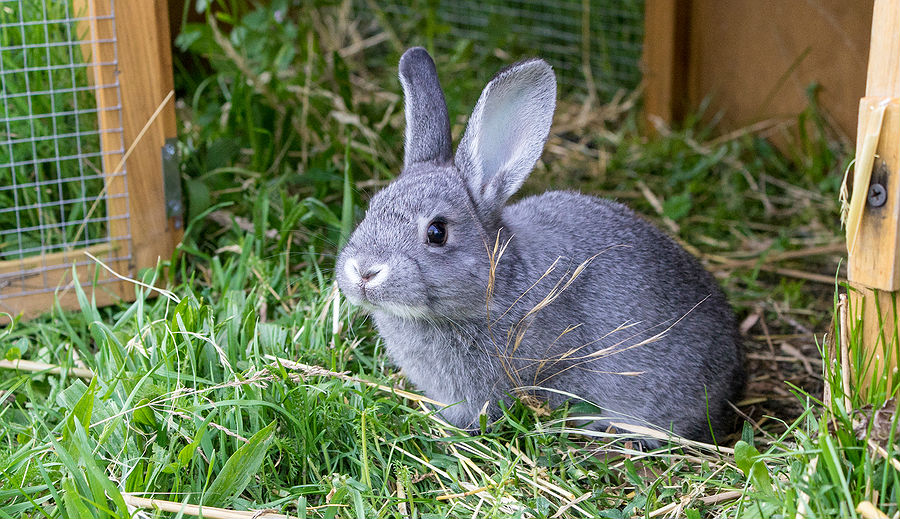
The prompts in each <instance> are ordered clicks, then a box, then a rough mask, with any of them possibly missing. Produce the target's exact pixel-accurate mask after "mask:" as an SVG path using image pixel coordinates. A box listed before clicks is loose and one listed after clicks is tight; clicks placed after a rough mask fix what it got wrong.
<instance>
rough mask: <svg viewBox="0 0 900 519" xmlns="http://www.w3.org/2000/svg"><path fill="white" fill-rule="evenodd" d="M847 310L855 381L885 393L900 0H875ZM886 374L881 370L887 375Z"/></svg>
mask: <svg viewBox="0 0 900 519" xmlns="http://www.w3.org/2000/svg"><path fill="white" fill-rule="evenodd" d="M847 248H848V251H849V261H848V271H849V272H848V274H849V279H850V282H851V286H852V289H853V290H851V293H850V309H851V312H852V315H853V317H854V319H855V322H857V323H860V324H861V328H859V329H860V330H861V335H860V340H861V346H862V350H861V351H860V352H859V354H858V355H857V356H856V365H855V368H856V369H855V370H854V371H855V373H854V376H855V379H854V382H855V384H856V385H857V387H858V388H859V389H860V390H861V391H868V392H869V393H878V394H880V395H885V394H886V392H888V391H890V390H891V386H892V380H891V379H892V378H893V377H894V373H895V372H896V367H897V360H898V357H900V340H898V327H897V325H898V320H897V312H898V299H897V295H898V290H900V2H897V1H896V0H876V2H875V11H874V17H873V21H872V39H871V46H870V49H869V66H868V75H867V79H866V97H864V98H863V99H861V100H860V107H859V125H858V132H857V142H856V167H855V170H854V182H853V189H852V194H851V203H850V214H849V217H848V219H847ZM885 374H886V375H887V376H884V375H885Z"/></svg>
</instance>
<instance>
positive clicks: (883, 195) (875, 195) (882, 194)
mask: <svg viewBox="0 0 900 519" xmlns="http://www.w3.org/2000/svg"><path fill="white" fill-rule="evenodd" d="M868 200H869V205H870V206H872V207H881V206H883V205H884V203H885V201H887V190H886V189H885V188H884V186H883V185H881V184H872V185H871V186H869V196H868Z"/></svg>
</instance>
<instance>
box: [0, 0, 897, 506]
mask: <svg viewBox="0 0 900 519" xmlns="http://www.w3.org/2000/svg"><path fill="white" fill-rule="evenodd" d="M292 5H293V4H289V2H287V1H286V0H273V1H271V2H268V3H266V4H265V5H261V6H257V5H255V4H250V3H245V2H243V1H240V0H234V1H229V2H224V1H223V2H217V3H215V5H214V6H213V7H215V10H214V11H209V10H207V9H208V8H209V5H208V4H207V3H206V2H198V3H197V4H195V5H192V6H191V7H190V8H191V9H194V8H200V11H201V12H202V14H203V15H204V16H206V17H207V19H206V21H205V22H204V23H199V24H194V25H187V26H185V29H184V31H183V32H182V33H181V35H180V36H179V38H178V43H179V45H180V47H181V49H182V50H183V52H184V53H183V54H182V55H181V57H180V59H179V60H178V63H177V64H178V74H177V83H178V89H179V111H180V120H181V122H182V128H181V148H182V156H183V157H184V164H183V166H184V170H185V185H186V192H187V194H188V198H189V203H190V212H191V214H190V218H189V225H188V228H187V229H186V233H185V239H184V242H183V244H182V245H181V246H180V247H179V250H178V251H177V253H176V254H175V255H174V256H173V258H171V259H170V260H168V261H166V262H164V263H163V264H162V265H161V268H160V269H159V270H146V271H144V272H142V273H140V275H139V278H140V280H141V282H142V283H143V284H135V295H136V299H135V301H134V302H133V303H128V304H124V303H123V304H120V305H117V306H113V307H108V308H101V309H98V308H97V307H96V306H95V305H94V304H93V301H92V290H90V289H87V290H82V289H81V288H80V287H79V286H77V285H76V286H75V287H74V288H73V289H72V290H75V291H76V293H77V295H78V297H79V300H80V302H81V311H80V312H75V313H67V312H63V311H61V310H60V309H59V308H56V309H54V310H53V311H52V312H51V313H49V314H48V315H46V316H44V317H42V318H39V319H36V320H33V321H30V322H20V321H17V320H15V319H14V322H13V324H12V325H9V326H6V327H4V328H2V329H0V355H2V356H3V357H5V358H6V359H8V360H15V359H19V358H21V359H29V360H33V361H37V362H43V363H46V364H48V365H53V366H61V367H62V370H61V372H60V373H50V372H46V371H44V372H27V371H24V370H21V371H16V370H2V371H0V517H23V516H24V517H98V518H99V517H104V518H106V517H129V516H131V515H132V514H134V513H135V512H136V510H141V512H140V513H141V514H145V515H144V516H161V517H178V516H179V515H178V514H177V513H169V512H153V511H152V510H151V509H149V508H135V507H140V506H141V504H142V503H141V502H140V501H137V500H136V499H137V498H151V497H152V498H155V499H158V500H161V501H168V502H172V503H175V504H176V506H177V504H178V503H184V504H203V505H204V506H207V507H223V508H226V509H230V510H264V509H274V510H276V511H278V512H279V513H283V514H290V515H291V517H295V516H299V517H327V518H333V517H354V518H365V517H543V518H550V517H554V518H555V517H610V518H618V517H635V516H643V517H663V516H670V517H681V516H683V517H691V518H699V517H706V516H724V517H856V516H857V515H858V512H857V511H856V510H857V508H858V507H859V506H860V505H861V503H862V506H865V503H870V504H871V505H872V506H873V507H877V508H879V509H880V510H881V511H883V512H885V513H887V514H888V515H889V516H890V515H891V514H896V513H897V512H898V507H897V504H896V503H897V495H896V493H897V489H898V488H900V487H898V484H897V474H898V473H897V470H896V469H895V468H894V465H896V461H895V460H894V452H893V451H894V449H895V448H896V447H895V446H896V442H895V441H894V437H893V431H894V430H895V427H894V425H895V424H894V423H893V420H894V417H895V416H896V415H895V414H894V412H893V411H894V406H895V405H896V404H895V403H893V402H894V401H893V400H889V397H890V396H891V395H890V394H884V393H882V394H881V396H880V397H879V398H880V400H879V401H878V402H874V401H870V400H869V399H868V397H865V396H863V395H861V394H858V393H856V392H855V391H851V390H849V389H848V386H847V385H846V384H845V383H844V377H843V376H842V374H843V372H842V370H841V368H840V362H839V361H838V360H835V361H832V360H831V359H832V358H834V359H839V358H840V354H839V353H837V352H839V350H840V348H838V347H837V346H835V344H836V342H835V341H834V337H839V336H840V333H839V332H840V331H842V329H841V325H840V323H841V321H840V320H839V319H838V320H836V321H835V322H834V323H833V324H829V316H831V315H834V314H835V312H837V309H838V301H837V300H836V299H835V298H834V293H835V291H836V288H839V287H837V286H836V285H837V283H838V281H839V280H840V276H841V272H840V270H839V268H838V263H837V261H836V260H835V259H834V258H835V257H836V256H837V254H838V250H839V243H840V236H839V232H838V223H837V212H838V211H837V209H838V208H837V202H836V199H837V190H838V186H839V182H840V178H841V175H842V174H843V169H844V167H845V166H846V159H844V158H843V157H845V155H846V149H845V148H842V147H841V146H840V145H839V144H836V141H835V140H834V139H833V138H832V136H830V135H829V134H828V133H827V127H826V126H825V125H824V124H823V123H822V117H821V116H820V115H819V113H818V111H817V108H816V104H815V98H814V96H813V95H811V98H810V108H809V109H808V110H807V111H805V112H804V113H803V114H801V117H800V120H799V121H794V124H793V128H794V129H796V128H798V127H799V128H802V129H803V130H804V131H801V132H794V133H791V132H785V133H782V134H779V135H778V137H780V139H781V140H782V143H783V144H782V146H783V147H782V148H781V149H778V148H775V147H773V146H772V145H771V144H769V143H768V141H766V140H764V139H763V138H761V137H762V136H761V135H759V134H758V133H757V132H740V133H735V134H730V135H727V136H724V137H721V136H717V134H716V133H715V129H714V128H715V127H714V120H713V121H711V118H710V117H709V116H708V115H705V114H703V113H702V112H701V113H700V115H698V116H697V118H696V119H695V120H691V121H687V122H686V123H685V124H684V126H682V127H678V128H660V129H658V131H657V135H656V136H654V137H652V138H650V137H647V136H646V135H647V132H646V131H644V130H643V129H642V128H641V124H642V123H641V118H640V111H639V108H640V107H639V103H638V102H637V98H636V97H635V96H633V95H625V94H622V95H619V96H617V97H616V101H615V102H613V103H610V104H606V105H602V106H601V105H595V106H593V107H592V109H591V110H589V111H585V110H583V109H582V108H583V106H582V105H580V104H573V103H570V102H567V101H565V100H563V101H562V102H561V103H560V108H559V112H558V116H557V119H556V122H555V127H554V136H553V138H551V140H550V142H549V143H548V146H547V150H546V152H545V155H544V159H543V161H542V163H541V164H540V165H539V167H538V170H537V171H536V173H535V175H534V176H533V178H532V179H531V180H530V181H529V183H528V186H527V189H528V190H531V191H532V192H533V191H541V190H543V189H546V188H547V187H551V188H567V187H578V188H580V189H582V190H584V191H587V192H592V193H595V194H601V195H605V196H611V197H614V198H618V199H621V200H623V201H625V202H627V203H629V204H630V205H632V206H634V207H635V208H636V209H638V210H639V211H641V212H642V213H643V214H646V215H648V217H650V218H652V219H654V220H655V221H656V222H657V223H658V224H659V225H660V226H661V227H663V228H665V229H666V230H667V231H668V232H670V233H671V234H672V235H673V236H675V237H676V238H677V239H678V240H680V241H681V242H682V243H684V244H685V245H686V246H687V247H688V248H690V249H691V250H692V251H693V252H695V253H696V254H698V255H700V256H701V257H702V258H703V259H704V261H705V262H706V263H707V265H708V266H709V268H710V269H711V270H713V271H714V272H715V273H716V274H717V275H718V276H719V278H720V280H721V281H722V283H723V286H724V287H725V288H726V290H727V291H728V293H729V295H730V297H731V300H732V302H733V303H734V305H735V307H736V310H737V312H738V314H739V317H740V318H741V320H742V330H743V331H744V333H745V334H746V341H747V346H748V359H747V360H748V365H749V366H750V369H751V380H750V384H749V387H748V391H747V395H746V399H745V401H743V402H741V403H740V405H739V409H740V410H741V412H742V413H744V414H745V415H746V424H745V426H744V428H743V430H742V431H741V433H740V436H739V437H738V436H735V437H733V438H727V439H722V440H721V441H720V446H718V447H716V446H698V445H693V444H684V443H681V442H676V441H673V442H672V443H671V444H669V445H667V446H666V447H664V448H662V449H660V450H659V451H656V452H650V453H644V452H640V451H639V450H637V449H636V448H635V447H634V446H633V445H632V444H630V443H628V442H627V441H626V440H625V439H623V438H620V437H617V436H616V435H612V434H608V433H603V434H598V433H594V434H588V433H585V432H583V431H578V430H573V429H569V428H568V427H567V426H566V422H565V418H566V416H567V413H568V412H569V410H568V409H557V410H553V411H550V410H547V409H543V408H541V407H539V406H528V405H525V404H522V403H516V404H515V405H513V406H512V407H510V408H507V409H505V410H504V413H503V417H502V418H501V419H500V420H499V421H498V422H497V423H496V424H494V426H493V427H492V428H491V429H489V430H485V431H482V432H483V434H479V435H469V434H466V433H463V432H461V431H458V430H456V429H454V428H452V427H450V426H448V425H446V424H444V423H442V422H441V421H440V419H439V418H437V417H435V416H434V415H432V414H431V411H430V409H429V408H428V407H427V405H426V404H425V403H424V402H423V401H422V399H421V398H420V397H417V396H416V395H415V394H414V393H409V392H407V391H408V390H410V389H413V388H405V384H404V380H403V378H402V376H401V375H399V374H397V373H396V369H395V368H394V367H393V366H391V365H390V364H389V363H388V361H387V359H386V356H385V353H384V349H383V345H382V344H381V342H380V341H379V339H378V337H377V335H376V334H375V332H374V330H373V329H372V327H371V324H370V323H369V322H368V321H367V320H366V318H365V316H363V315H361V314H360V313H359V312H358V311H357V310H355V309H353V308H351V307H348V306H347V305H346V304H345V303H344V302H343V301H342V299H341V298H340V296H339V294H338V293H337V292H336V290H335V285H334V283H333V276H332V272H331V268H332V265H333V262H334V253H335V251H336V250H337V247H338V246H339V244H340V242H341V240H342V239H343V238H344V237H346V236H347V234H348V232H349V231H350V229H351V227H352V225H353V222H354V221H355V220H356V219H358V218H359V217H360V213H361V211H362V208H363V207H365V203H366V199H367V198H368V197H369V196H370V195H371V194H372V193H373V192H375V191H376V190H377V189H379V188H380V187H381V186H382V185H384V184H385V183H386V181H388V180H389V179H390V178H391V177H392V176H393V175H394V174H395V172H396V171H397V169H398V167H399V163H400V154H401V152H402V150H401V148H402V127H403V119H402V111H401V110H402V100H401V98H400V97H399V85H398V84H397V81H396V77H395V74H396V72H395V65H394V64H395V63H396V58H397V57H398V56H399V52H400V50H402V49H397V48H394V46H392V44H390V43H389V41H388V40H383V41H382V43H380V44H377V45H374V46H372V47H365V46H362V47H363V50H361V51H358V52H356V53H350V52H348V51H347V50H346V49H348V48H358V47H359V46H360V45H357V46H354V44H359V42H362V41H365V40H366V38H369V37H370V36H372V35H371V34H369V33H366V32H364V31H363V32H360V27H361V24H359V23H357V22H356V19H355V18H354V15H353V11H352V9H350V4H349V3H347V2H340V3H339V2H334V3H319V4H318V5H316V6H315V7H312V6H306V5H304V7H303V8H297V7H295V6H294V7H292ZM392 29H393V28H392V27H382V28H381V29H380V30H383V31H385V30H392ZM395 34H396V35H397V38H398V39H399V38H401V37H402V38H406V37H407V35H405V34H400V33H395ZM410 39H411V40H413V42H414V43H415V39H414V38H410ZM370 41H371V40H370ZM404 41H405V40H404ZM438 61H439V64H438V69H439V70H440V71H442V75H443V76H444V81H445V82H447V83H455V87H456V88H458V91H459V92H460V94H459V98H456V97H453V96H450V95H448V99H449V100H450V101H449V102H450V111H451V113H453V114H462V113H466V112H468V111H469V110H470V109H471V107H472V105H473V104H474V102H475V100H476V98H477V94H478V91H479V90H480V88H481V87H482V86H483V84H484V79H486V78H479V79H478V80H477V81H475V80H472V81H471V82H466V81H458V82H454V81H453V80H452V79H449V78H451V77H453V76H452V70H453V67H454V65H452V64H448V62H447V61H446V58H445V57H442V56H438ZM372 63H382V65H381V66H377V67H376V66H372ZM467 66H469V67H473V68H478V69H480V67H481V64H480V63H478V62H473V63H470V64H468V65H467ZM447 67H449V69H450V70H451V72H450V74H449V75H448V74H447V73H445V72H443V71H445V70H447ZM201 71H202V73H201ZM811 94H812V93H811ZM463 98H464V99H463ZM586 113H587V115H586ZM461 123H462V121H459V120H456V119H454V125H453V129H454V134H455V135H457V136H458V135H459V134H460V132H461V130H462V124H461ZM163 271H165V272H166V273H167V274H168V277H167V278H164V277H163V276H162V272H163ZM836 273H837V277H836ZM148 286H158V287H165V289H162V288H159V289H155V290H154V289H150V288H148ZM94 290H102V288H101V287H98V288H96V289H94ZM840 290H844V289H843V288H840ZM151 296H153V297H151ZM847 331H848V333H847V334H846V335H847V336H848V337H849V338H850V343H851V349H850V351H853V352H855V351H856V350H855V349H853V348H852V344H854V341H856V344H858V334H859V331H858V330H856V328H855V327H854V326H853V324H852V322H851V323H850V324H849V326H848V329H847ZM826 335H827V337H828V340H823V337H825V336H826ZM839 343H840V341H838V343H837V344H839ZM832 352H836V353H834V354H832ZM823 358H824V359H826V360H825V362H823V361H822V359H823ZM75 368H83V369H84V368H86V369H89V370H90V371H91V372H92V373H93V374H94V375H93V376H92V377H90V378H83V377H82V375H86V374H85V373H84V372H78V371H76V369H75ZM823 382H824V383H827V386H828V391H827V398H823V397H822V394H823V393H822V384H823ZM884 402H888V405H887V407H884V406H883V405H882V404H884ZM867 403H870V404H872V407H871V408H866V407H865V406H866V404H867ZM876 411H877V413H876ZM879 413H880V414H879ZM876 414H877V416H878V418H876ZM732 446H733V449H732V448H731V447H732ZM879 449H880V450H879ZM176 509H177V508H176Z"/></svg>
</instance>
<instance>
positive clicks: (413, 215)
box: [336, 48, 744, 444]
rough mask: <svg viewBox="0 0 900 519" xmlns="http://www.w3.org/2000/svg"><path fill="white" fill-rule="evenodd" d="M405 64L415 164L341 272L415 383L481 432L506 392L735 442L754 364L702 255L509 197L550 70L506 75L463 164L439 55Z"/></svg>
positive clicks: (540, 113) (646, 232)
mask: <svg viewBox="0 0 900 519" xmlns="http://www.w3.org/2000/svg"><path fill="white" fill-rule="evenodd" d="M399 68H400V82H401V84H402V87H403V93H404V96H405V112H406V133H405V157H404V163H403V170H402V172H401V173H400V175H399V176H398V177H397V179H396V180H394V181H393V182H392V183H390V184H389V185H388V186H387V187H385V188H384V189H383V190H381V191H380V192H379V193H377V194H376V195H375V196H374V197H373V198H372V200H371V202H370V204H369V208H368V211H367V212H366V215H365V218H364V219H363V221H362V222H361V223H360V224H359V226H358V227H357V228H356V230H355V231H354V232H353V234H352V235H351V237H350V239H349V240H348V242H347V244H346V246H345V247H344V248H343V250H342V251H341V253H340V255H339V257H338V260H337V264H336V276H337V281H338V285H339V287H340V289H341V290H342V292H343V293H344V294H345V296H346V298H347V299H348V300H349V301H350V302H351V303H353V304H355V305H359V306H361V307H363V308H364V309H365V310H367V311H369V312H370V313H371V315H372V317H373V318H374V322H375V325H376V327H377V329H378V332H379V334H380V335H381V337H382V338H383V339H384V343H385V346H386V348H387V352H388V355H389V356H390V358H391V359H392V361H393V362H394V363H396V364H397V365H398V366H399V367H400V368H401V369H402V371H403V372H404V373H405V375H406V376H407V377H408V379H409V380H410V381H411V382H413V383H414V384H415V385H416V386H417V387H418V388H419V389H421V390H422V391H424V393H425V394H426V395H427V396H428V397H430V398H432V399H435V400H438V401H440V402H443V403H446V404H452V405H449V406H448V407H445V408H443V409H442V410H441V411H440V413H441V416H443V417H444V418H445V419H446V420H448V421H449V422H451V423H452V424H454V425H456V426H458V427H461V428H475V427H478V424H479V416H480V415H481V414H483V413H486V414H487V417H488V418H489V419H490V420H494V419H496V418H498V417H499V416H500V415H501V412H500V408H499V406H498V401H500V400H503V401H505V402H507V403H508V402H510V401H511V398H513V397H516V396H523V395H528V396H530V397H533V398H534V397H536V398H539V399H543V400H544V401H547V402H548V403H549V404H550V405H551V406H558V405H561V404H563V403H564V402H566V401H567V400H569V401H571V398H570V397H569V396H567V395H576V396H578V397H580V398H583V399H585V400H587V401H589V402H591V403H593V404H595V405H596V406H598V407H599V408H600V409H602V412H601V416H602V417H603V418H602V419H601V420H599V421H597V422H593V424H592V426H593V427H608V426H609V425H610V424H619V425H620V426H621V424H625V425H629V426H633V425H640V426H644V427H647V426H649V425H650V424H652V425H654V426H656V427H659V428H662V429H663V430H667V431H671V432H674V433H675V434H677V435H680V436H683V437H686V438H692V439H697V440H707V441H708V440H709V439H710V434H711V431H714V432H715V434H716V435H717V436H718V435H719V434H720V433H722V432H727V430H728V424H727V422H729V421H730V420H733V416H732V412H731V409H730V406H729V403H728V402H729V401H732V402H733V401H734V400H735V399H736V398H737V397H738V396H739V394H740V391H741V389H742V385H743V379H744V376H743V368H742V357H743V355H742V353H741V347H740V340H739V336H738V333H737V331H736V325H735V318H734V315H733V313H732V311H731V308H730V307H729V305H728V303H727V301H726V299H725V296H724V295H723V294H722V291H721V290H720V288H719V287H718V285H717V284H716V282H715V280H714V279H713V278H712V276H711V275H710V274H709V273H707V272H706V271H705V270H704V269H703V268H702V267H701V265H700V264H699V262H698V261H697V260H696V259H695V258H694V257H693V256H691V255H690V254H688V253H687V252H686V251H685V250H684V249H682V248H681V247H680V246H678V245H677V244H676V243H675V242H674V241H673V240H672V239H670V238H669V237H667V236H666V235H664V234H663V233H662V232H660V231H659V230H658V229H656V228H655V227H653V226H652V225H651V224H649V223H648V222H646V221H645V220H644V219H642V218H641V217H638V216H637V215H635V213H633V212H632V211H631V210H629V209H628V208H626V207H625V206H623V205H621V204H619V203H616V202H612V201H609V200H604V199H599V198H595V197H592V196H587V195H583V194H579V193H575V192H568V191H550V192H547V193H544V194H542V195H538V196H531V197H527V198H524V199H522V200H520V201H518V202H516V203H514V204H511V205H507V204H506V202H507V200H508V199H509V198H510V197H511V196H512V195H513V194H514V193H515V192H516V191H517V190H518V189H519V188H520V187H521V186H522V183H523V182H524V181H525V179H526V178H527V177H528V174H529V173H530V172H531V170H532V168H534V166H535V164H536V162H537V161H538V159H539V158H540V156H541V153H542V150H543V147H544V143H545V142H546V140H547V137H548V134H549V132H550V123H551V121H552V119H553V112H554V109H555V104H556V78H555V75H554V73H553V70H552V69H551V67H550V66H549V65H548V64H547V63H546V62H544V61H543V60H540V59H529V60H525V61H520V62H518V63H516V64H514V65H511V66H509V67H507V68H505V69H503V70H501V71H500V72H499V73H498V74H497V75H496V76H495V77H494V78H493V79H492V80H491V81H490V82H489V83H488V84H487V86H486V87H485V89H484V91H483V92H482V94H481V97H480V98H479V99H478V103H477V105H476V106H475V110H474V111H473V112H472V115H471V117H470V118H469V121H468V125H467V127H466V130H465V134H464V135H463V137H462V140H461V142H460V143H459V146H458V148H457V151H456V155H455V156H454V155H452V154H451V136H450V120H449V117H448V115H447V106H446V103H445V100H444V94H443V91H442V90H441V86H440V83H439V82H438V76H437V71H436V69H435V65H434V62H433V61H432V59H431V57H430V56H429V55H428V53H427V52H426V51H425V49H422V48H411V49H409V50H407V51H406V52H405V53H404V54H403V56H402V57H401V59H400V67H399ZM522 388H526V389H522ZM732 423H733V422H732ZM650 443H651V444H652V443H653V441H652V440H651V441H650Z"/></svg>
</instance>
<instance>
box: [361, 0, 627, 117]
mask: <svg viewBox="0 0 900 519" xmlns="http://www.w3.org/2000/svg"><path fill="white" fill-rule="evenodd" d="M361 8H362V9H364V10H370V11H374V14H375V15H376V16H377V17H378V18H381V20H380V21H381V23H384V24H385V25H388V26H390V27H391V28H392V30H395V31H396V32H397V33H398V34H399V35H400V36H401V37H402V38H404V39H405V40H408V41H419V42H420V43H424V44H427V45H428V46H429V47H432V48H434V49H435V50H436V51H438V52H440V53H441V54H442V55H443V56H447V57H449V60H450V61H451V62H452V61H456V62H476V63H484V62H485V61H484V59H483V58H491V57H493V58H496V59H497V60H498V61H500V62H506V63H508V62H509V61H511V60H517V59H521V58H525V57H533V56H538V57H541V58H544V59H545V60H547V61H548V62H549V63H550V64H551V65H552V66H553V67H554V69H555V70H556V73H557V78H558V81H559V85H560V90H561V93H562V94H563V95H584V94H586V93H588V90H589V89H593V91H594V93H595V94H596V95H598V96H599V97H600V98H601V99H602V100H609V99H610V98H611V97H612V96H613V95H615V94H616V93H617V92H619V91H622V90H625V91H629V90H633V89H635V88H637V87H638V85H639V83H640V81H641V77H642V74H641V69H640V65H639V61H640V58H641V52H642V49H643V39H644V25H643V20H644V0H452V1H451V0H443V1H440V0H413V1H412V2H410V1H400V0H381V1H378V2H376V1H374V0H365V2H364V3H363V4H362V5H361ZM473 58H482V59H480V60H479V59H473ZM493 72H495V71H488V72H487V73H488V74H492V73H493Z"/></svg>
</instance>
